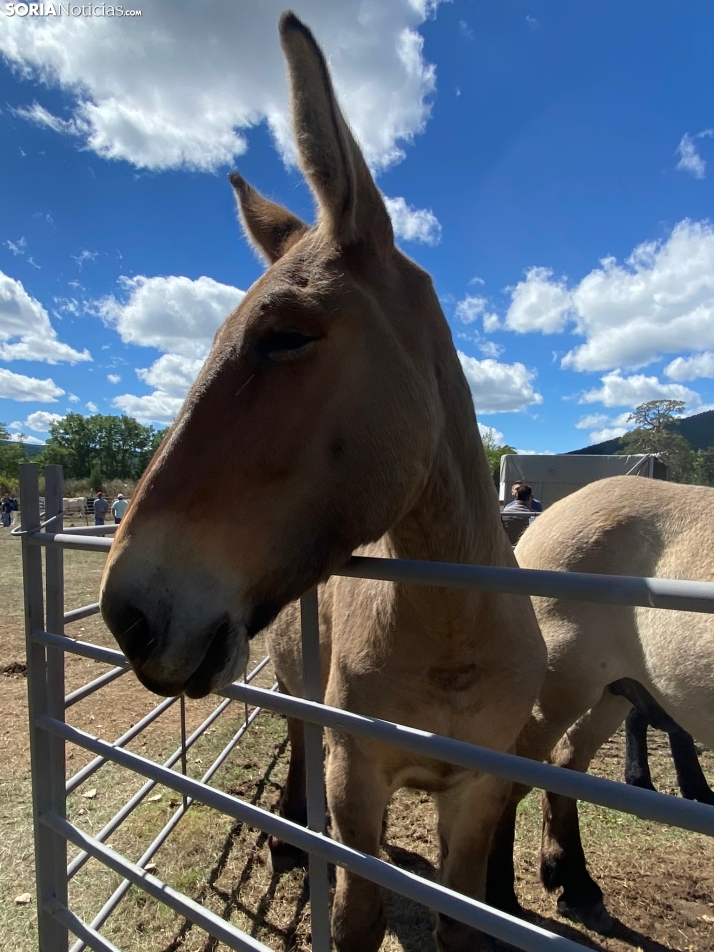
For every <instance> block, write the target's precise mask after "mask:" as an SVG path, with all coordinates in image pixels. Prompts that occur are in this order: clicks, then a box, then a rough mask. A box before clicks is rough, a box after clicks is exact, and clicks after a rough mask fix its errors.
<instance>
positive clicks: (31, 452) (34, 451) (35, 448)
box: [0, 440, 45, 459]
mask: <svg viewBox="0 0 714 952" xmlns="http://www.w3.org/2000/svg"><path fill="white" fill-rule="evenodd" d="M0 445H4V446H12V442H11V441H10V440H0ZM44 448H45V444H44V443H25V452H26V453H27V455H28V457H29V458H30V459H32V457H33V456H37V455H38V454H39V453H41V452H42V450H43V449H44Z"/></svg>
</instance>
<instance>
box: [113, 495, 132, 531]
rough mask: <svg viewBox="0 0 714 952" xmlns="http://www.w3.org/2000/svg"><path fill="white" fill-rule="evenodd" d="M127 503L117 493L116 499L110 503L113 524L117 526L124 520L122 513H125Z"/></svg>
mask: <svg viewBox="0 0 714 952" xmlns="http://www.w3.org/2000/svg"><path fill="white" fill-rule="evenodd" d="M128 505H129V503H128V502H127V501H126V499H125V498H124V496H123V495H122V493H117V498H116V499H115V500H114V502H113V503H112V514H113V516H114V522H115V523H116V524H117V525H119V523H120V522H121V521H122V519H123V518H124V513H125V512H126V507H127V506H128Z"/></svg>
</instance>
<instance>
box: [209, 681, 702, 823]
mask: <svg viewBox="0 0 714 952" xmlns="http://www.w3.org/2000/svg"><path fill="white" fill-rule="evenodd" d="M219 693H220V694H222V695H223V696H224V697H232V698H235V700H237V701H243V700H246V699H247V700H248V701H250V703H252V704H259V705H261V706H262V707H266V708H268V709H269V710H272V711H277V712H278V713H279V714H285V715H286V717H300V718H302V719H303V720H305V721H310V722H311V723H313V724H322V725H323V726H324V727H331V728H333V729H334V730H340V731H348V732H349V733H352V734H358V735H359V736H361V737H369V738H370V739H371V740H376V741H380V742H381V743H384V744H392V745H393V746H394V747H401V748H403V749H404V750H411V751H413V752H414V753H416V754H419V755H420V756H422V757H429V758H430V759H431V760H443V761H446V763H449V764H456V766H458V767H465V768H466V769H467V770H478V771H482V772H483V773H488V774H493V775H494V776H496V777H503V778H504V779H505V780H511V781H513V782H514V783H523V784H526V785H527V786H529V787H538V788H540V789H542V790H551V791H552V792H553V793H560V794H562V795H563V796H565V797H571V798H572V799H574V800H588V801H589V802H590V803H597V804H599V805H600V806H603V807H608V808H609V809H611V810H621V811H622V812H623V813H633V814H634V815H635V816H639V817H642V818H643V819H645V820H655V821H657V822H658V823H665V824H667V825H668V826H677V827H680V828H681V829H683V830H690V831H692V832H693V833H704V834H706V835H707V836H714V807H711V806H709V805H707V804H705V803H696V802H695V801H693V800H684V799H681V798H680V797H671V796H669V795H667V794H664V793H656V792H655V791H653V790H641V789H639V788H638V787H630V786H628V785H627V784H624V783H617V782H616V781H614V780H604V779H603V778H602V777H593V776H592V775H591V774H583V773H580V772H579V771H577V770H566V769H565V768H564V767H554V766H553V765H552V764H544V763H541V762H540V761H537V760H527V759H526V758H524V757H518V756H516V755H515V754H505V753H503V752H502V751H497V750H489V749H488V748H487V747H477V746H475V745H474V744H467V743H465V742H464V741H460V740H454V739H453V738H450V737H442V736H440V735H438V734H431V733H429V732H428V731H422V730H417V729H416V728H414V727H406V726H405V725H404V724H395V723H393V722H392V721H383V720H380V719H379V718H377V717H366V716H364V715H362V714H353V713H352V712H351V711H343V710H341V709H339V708H336V707H328V706H327V705H326V704H315V703H314V702H311V701H303V700H302V699H300V698H294V697H289V696H288V695H287V694H275V695H271V694H270V692H269V691H265V690H264V689H263V688H254V687H252V686H249V685H243V684H231V685H230V686H229V687H227V688H224V689H223V690H222V691H220V692H219Z"/></svg>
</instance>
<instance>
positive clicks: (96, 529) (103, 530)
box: [62, 524, 119, 536]
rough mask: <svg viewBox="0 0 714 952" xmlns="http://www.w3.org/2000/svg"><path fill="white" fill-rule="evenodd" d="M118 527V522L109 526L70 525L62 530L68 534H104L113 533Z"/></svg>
mask: <svg viewBox="0 0 714 952" xmlns="http://www.w3.org/2000/svg"><path fill="white" fill-rule="evenodd" d="M118 528H119V526H118V525H116V524H112V525H107V526H70V527H66V528H64V529H62V532H63V533H65V534H68V535H78V536H80V535H81V536H102V535H113V534H114V533H115V532H116V531H117V529H118Z"/></svg>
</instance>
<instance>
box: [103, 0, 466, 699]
mask: <svg viewBox="0 0 714 952" xmlns="http://www.w3.org/2000/svg"><path fill="white" fill-rule="evenodd" d="M280 33H281V41H282V45H283V50H284V52H285V56H286V59H287V62H288V67H289V74H290V80H291V89H292V108H293V122H294V128H295V134H296V139H297V145H298V151H299V157H300V162H301V166H302V169H303V172H304V174H305V176H306V178H307V180H308V183H309V184H310V187H311V189H312V191H313V193H314V196H315V198H316V202H317V223H316V225H314V226H310V227H309V226H308V225H306V224H305V223H303V222H302V221H300V220H299V219H298V218H296V217H295V216H294V215H292V214H291V213H290V212H288V211H287V210H286V209H284V208H281V207H280V206H277V205H275V204H273V203H272V202H270V201H268V200H267V199H265V198H263V197H262V196H260V195H259V194H258V193H257V192H256V191H255V190H254V189H253V188H251V186H249V185H248V184H247V183H246V182H244V181H243V179H242V178H241V177H240V176H239V175H233V176H231V181H232V184H233V186H234V188H235V191H236V196H237V200H238V205H239V209H240V213H241V217H242V219H243V224H244V228H245V230H246V232H247V234H248V236H249V238H250V239H251V240H252V241H253V243H254V244H255V246H256V247H257V249H258V250H259V251H260V252H261V253H262V254H263V255H264V256H265V258H266V259H267V261H268V262H269V264H270V267H269V269H268V270H267V271H266V272H265V274H264V275H263V276H262V277H261V278H260V279H259V280H258V281H257V282H256V284H255V285H253V287H252V288H251V289H250V290H249V291H248V293H247V294H246V296H245V298H244V299H243V301H242V302H241V304H240V306H239V307H238V308H237V309H236V311H234V313H233V314H231V315H230V316H229V317H228V319H227V320H226V322H225V323H224V324H223V326H222V327H221V328H220V329H219V331H218V333H217V335H216V338H215V341H214V344H213V348H212V350H211V353H210V355H209V357H208V359H207V361H206V363H205V365H204V367H203V369H202V371H201V373H200V375H199V377H198V379H197V380H196V382H195V384H194V386H193V388H192V390H191V391H190V393H189V395H188V397H187V398H186V401H185V403H184V406H183V408H182V410H181V412H180V414H179V416H178V418H177V420H176V422H175V424H174V426H173V427H172V429H171V431H170V433H169V435H168V436H167V438H166V440H165V441H164V444H163V445H162V447H161V448H160V450H159V451H158V452H157V454H156V456H155V457H154V459H153V461H152V463H151V464H150V466H149V468H148V470H147V471H146V473H145V475H144V477H143V479H142V480H141V482H140V484H139V486H138V488H137V490H136V493H135V494H134V498H133V499H132V502H131V505H130V507H129V509H128V511H127V514H126V516H125V517H124V519H123V521H122V524H121V527H120V529H119V531H118V532H117V535H116V539H115V542H114V546H113V548H112V550H111V554H110V557H109V560H108V563H107V567H106V571H105V574H104V579H103V584H102V594H101V609H102V614H103V616H104V619H105V621H106V623H107V625H108V626H109V628H110V629H111V630H112V632H113V633H114V635H115V636H116V638H117V640H118V642H119V644H120V645H121V647H122V648H123V649H124V651H125V652H126V654H127V655H128V657H129V659H130V660H131V662H132V664H133V666H134V668H135V670H136V672H137V674H138V676H139V678H140V679H141V680H142V681H143V682H144V683H145V684H146V685H147V686H148V687H150V688H151V689H153V690H155V691H157V692H158V693H162V694H175V693H178V692H180V691H182V690H185V691H186V693H187V694H189V695H192V696H199V695H203V694H205V693H207V692H208V691H210V690H214V689H216V688H219V687H221V686H224V685H225V684H227V683H229V682H230V681H231V680H233V679H234V678H235V677H236V676H237V675H238V674H239V673H240V672H242V670H243V667H244V665H245V663H246V659H247V650H248V649H247V642H248V639H249V638H250V637H251V636H252V635H254V634H256V632H258V631H259V630H260V629H261V628H263V627H264V626H265V625H266V624H268V623H269V622H270V621H271V620H272V619H273V618H274V617H275V615H276V614H277V613H278V612H279V611H280V609H281V608H282V607H283V606H284V605H286V604H287V603H288V602H289V601H292V600H293V599H295V598H297V597H299V596H300V595H301V594H302V593H303V592H305V591H306V590H307V589H309V588H310V587H311V586H313V585H314V584H316V583H317V582H318V581H320V580H322V579H324V578H326V577H327V576H328V575H329V574H330V572H331V571H332V570H334V569H335V568H336V567H338V566H339V565H341V564H342V563H343V562H344V561H345V560H346V559H347V558H348V557H349V556H350V554H351V553H352V551H353V550H354V549H355V548H357V547H358V546H359V545H361V544H364V543H367V542H369V541H372V540H375V539H377V538H379V537H380V536H381V535H383V534H384V533H385V532H386V531H387V530H388V529H389V528H390V526H392V525H393V524H394V523H395V522H396V521H397V520H399V519H400V517H401V516H402V515H403V514H405V513H406V512H407V511H409V510H410V509H411V508H412V507H413V506H414V503H415V501H416V499H417V498H418V497H419V495H420V494H421V493H422V491H423V489H424V486H425V484H426V482H427V479H428V477H429V472H430V469H431V466H432V461H433V458H434V455H435V453H436V446H437V443H438V440H439V432H440V430H441V427H442V425H443V416H444V410H443V407H442V404H441V402H440V384H439V376H440V370H439V362H440V361H441V360H442V357H443V354H444V353H448V354H452V355H453V345H452V344H451V338H450V334H449V331H448V327H447V325H446V321H445V320H444V317H443V315H442V313H441V310H440V308H439V304H438V302H437V299H436V296H435V294H434V291H433V288H432V284H431V280H430V278H429V277H428V275H426V274H425V273H424V272H423V271H421V269H419V268H418V267H417V266H416V265H415V264H413V263H412V262H411V261H409V260H408V259H407V258H406V257H405V256H404V255H402V254H401V253H400V252H399V251H398V250H397V248H396V247H395V245H394V238H393V234H392V226H391V222H390V219H389V215H388V214H387V211H386V208H385V206H384V202H383V200H382V197H381V195H380V193H379V191H378V189H377V188H376V186H375V184H374V182H373V180H372V177H371V175H370V172H369V170H368V168H367V165H366V163H365V160H364V158H363V156H362V154H361V152H360V150H359V148H358V146H357V144H356V142H355V139H354V137H353V136H352V133H351V132H350V130H349V128H348V126H347V124H346V122H345V120H344V118H343V116H342V113H341V112H340V109H339V106H338V104H337V100H336V98H335V95H334V92H333V89H332V84H331V81H330V76H329V72H328V69H327V64H326V62H325V59H324V57H323V55H322V53H321V51H320V49H319V47H318V46H317V43H316V42H315V40H314V38H313V36H312V34H311V33H310V31H309V30H308V29H307V28H306V27H305V26H304V25H303V24H302V23H301V22H300V21H299V20H298V19H297V17H295V15H294V14H292V13H287V14H284V15H283V17H282V20H281V24H280ZM449 359H451V358H449ZM453 359H454V360H455V356H453ZM456 367H457V368H458V364H456ZM457 372H458V369H457ZM466 392H468V391H466Z"/></svg>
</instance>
